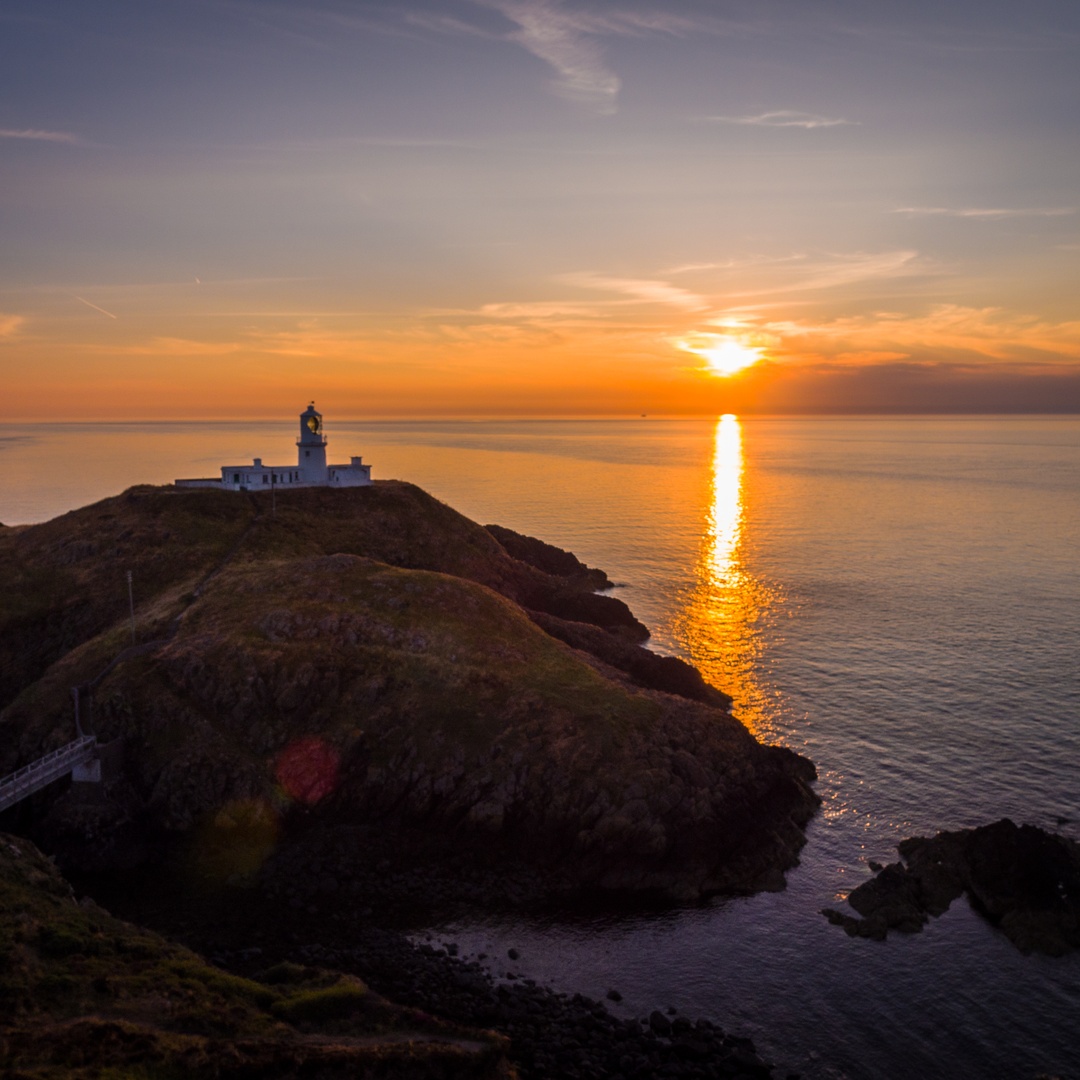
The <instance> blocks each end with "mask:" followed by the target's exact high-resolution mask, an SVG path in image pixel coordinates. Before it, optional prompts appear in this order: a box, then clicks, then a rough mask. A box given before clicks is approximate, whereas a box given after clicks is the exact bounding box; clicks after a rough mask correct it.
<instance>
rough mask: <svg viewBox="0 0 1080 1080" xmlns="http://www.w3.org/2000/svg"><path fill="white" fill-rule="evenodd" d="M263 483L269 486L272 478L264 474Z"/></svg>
mask: <svg viewBox="0 0 1080 1080" xmlns="http://www.w3.org/2000/svg"><path fill="white" fill-rule="evenodd" d="M263 483H264V484H269V483H270V477H269V476H267V475H266V473H263Z"/></svg>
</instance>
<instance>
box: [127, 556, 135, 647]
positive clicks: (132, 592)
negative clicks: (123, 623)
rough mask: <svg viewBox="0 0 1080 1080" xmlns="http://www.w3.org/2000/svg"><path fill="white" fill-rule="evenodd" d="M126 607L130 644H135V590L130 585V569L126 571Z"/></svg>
mask: <svg viewBox="0 0 1080 1080" xmlns="http://www.w3.org/2000/svg"><path fill="white" fill-rule="evenodd" d="M127 583H128V607H129V608H130V609H131V644H132V645H134V644H135V590H134V589H133V588H132V585H131V571H130V570H129V571H128V572H127Z"/></svg>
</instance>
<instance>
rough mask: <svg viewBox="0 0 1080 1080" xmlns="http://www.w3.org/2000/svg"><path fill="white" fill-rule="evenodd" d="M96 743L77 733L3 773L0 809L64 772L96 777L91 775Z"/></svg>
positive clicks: (36, 789) (93, 739)
mask: <svg viewBox="0 0 1080 1080" xmlns="http://www.w3.org/2000/svg"><path fill="white" fill-rule="evenodd" d="M97 745H98V741H97V738H96V737H95V736H93V735H80V736H79V737H78V738H77V739H75V740H73V741H72V742H69V743H68V744H67V745H66V746H61V747H60V748H59V749H58V750H53V751H52V752H51V753H49V754H46V755H45V756H44V757H39V758H38V759H37V761H32V762H30V764H29V765H24V766H23V767H22V768H21V769H16V770H15V772H13V773H11V774H9V775H8V776H5V777H4V778H3V779H2V780H0V811H3V810H7V809H8V807H11V806H14V805H15V804H16V803H18V802H22V800H23V799H25V798H27V797H28V796H30V795H33V794H34V792H35V791H40V790H41V789H42V788H43V787H46V786H47V785H49V784H51V783H52V782H53V781H54V780H59V779H60V777H62V776H65V775H66V774H67V773H73V774H74V775H75V779H76V780H78V779H81V777H80V776H79V773H80V772H85V773H86V774H87V775H86V779H88V780H89V779H97V777H95V776H92V775H90V774H91V773H92V772H93V771H94V766H95V765H96V763H97Z"/></svg>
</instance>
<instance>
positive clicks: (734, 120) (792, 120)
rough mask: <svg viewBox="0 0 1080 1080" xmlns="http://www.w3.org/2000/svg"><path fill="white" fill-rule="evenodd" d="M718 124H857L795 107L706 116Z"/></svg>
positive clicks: (774, 126) (784, 125) (837, 125)
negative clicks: (802, 110) (755, 112)
mask: <svg viewBox="0 0 1080 1080" xmlns="http://www.w3.org/2000/svg"><path fill="white" fill-rule="evenodd" d="M706 119H707V120H712V121H713V122H715V123H718V124H747V125H750V126H752V127H772V128H826V127H848V126H858V124H859V123H860V121H858V120H845V119H844V118H843V117H840V116H819V115H818V114H817V113H808V112H798V111H797V110H795V109H776V110H775V111H773V112H763V113H758V114H757V115H755V116H708V117H706Z"/></svg>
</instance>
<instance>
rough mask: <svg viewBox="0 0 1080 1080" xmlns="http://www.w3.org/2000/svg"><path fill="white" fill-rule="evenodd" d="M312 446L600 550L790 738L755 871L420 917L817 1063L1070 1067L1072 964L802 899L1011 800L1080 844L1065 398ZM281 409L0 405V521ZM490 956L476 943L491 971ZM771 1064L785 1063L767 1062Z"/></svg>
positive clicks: (651, 610) (275, 448)
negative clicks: (832, 917) (624, 911)
mask: <svg viewBox="0 0 1080 1080" xmlns="http://www.w3.org/2000/svg"><path fill="white" fill-rule="evenodd" d="M328 434H329V437H330V446H331V457H333V458H340V459H342V460H344V459H346V458H347V457H348V455H349V454H352V453H362V454H363V455H364V457H365V460H368V461H370V462H371V463H372V464H373V466H374V470H373V471H374V475H375V476H376V477H382V478H387V477H399V478H403V479H409V480H412V481H414V482H416V483H418V484H420V485H421V486H423V487H425V488H427V489H428V490H429V491H431V492H432V493H434V494H435V495H437V496H438V497H440V498H442V499H444V500H445V501H446V502H449V503H450V504H452V505H453V506H455V507H457V508H458V509H459V510H461V511H462V512H463V513H465V514H467V515H469V516H470V517H473V518H476V519H477V520H480V521H483V522H498V523H500V524H504V525H508V526H511V527H512V528H515V529H518V530H521V531H524V532H529V533H532V534H535V535H537V536H541V537H543V538H545V539H547V540H549V541H551V542H553V543H556V544H559V545H561V546H564V547H568V548H570V549H572V550H573V551H574V552H576V553H577V554H578V555H579V556H580V557H582V558H583V559H585V561H587V562H589V563H591V564H593V565H598V566H602V567H603V568H604V569H606V570H607V571H608V573H609V574H610V575H611V577H612V578H613V579H614V580H616V581H618V582H619V583H620V592H619V595H621V596H622V597H623V598H624V599H625V600H626V601H627V602H628V603H629V604H630V605H631V607H632V608H633V609H634V611H635V612H636V613H637V614H638V616H639V617H640V618H642V619H643V621H645V622H646V623H647V624H649V625H650V626H651V627H652V629H653V634H654V637H653V643H652V644H653V646H654V647H655V648H658V649H660V650H663V651H670V652H677V653H680V654H682V655H685V656H688V657H689V658H691V659H693V660H694V661H695V662H696V663H697V664H698V665H699V666H700V667H701V668H702V670H703V671H704V672H705V674H706V675H707V677H709V678H710V679H711V680H712V681H713V682H715V683H716V684H717V685H719V686H721V687H723V688H724V689H727V690H728V691H729V692H731V693H732V694H733V695H734V696H735V700H736V709H737V712H738V713H739V715H741V716H742V717H743V718H744V720H745V721H746V722H747V724H748V725H749V726H750V727H751V728H752V729H753V730H754V731H755V732H757V734H758V735H759V736H760V737H761V738H763V739H765V740H768V741H775V742H781V743H784V744H786V745H788V746H791V747H793V748H794V749H796V750H799V751H800V752H802V753H805V754H807V755H808V756H809V757H811V758H812V759H813V760H814V761H815V762H816V763H817V766H818V771H819V774H820V780H819V783H818V790H819V792H820V794H821V795H822V797H823V799H824V806H823V809H822V812H821V813H820V814H819V816H818V817H817V818H816V819H815V821H814V822H813V824H812V825H811V827H810V830H809V843H808V845H807V847H806V848H805V849H804V853H803V859H802V864H801V865H800V866H799V867H798V868H797V869H796V870H794V871H793V872H792V873H790V874H789V876H788V888H787V890H786V891H784V892H782V893H777V894H770V895H762V896H756V897H751V898H747V899H740V900H733V901H727V902H723V903H719V904H716V905H714V906H711V907H708V908H703V909H694V910H687V911H680V912H675V913H669V914H666V915H663V916H655V917H653V916H650V917H644V916H643V917H634V918H619V919H580V920H574V921H564V922H556V921H549V922H544V923H526V922H511V923H499V922H484V923H479V924H469V925H455V926H449V927H439V928H435V929H436V931H437V933H438V934H439V935H440V936H441V937H444V938H445V939H446V940H451V939H452V940H455V941H457V942H458V943H459V945H460V947H461V951H462V953H464V954H476V953H480V952H486V953H488V954H489V955H491V956H495V957H505V956H506V950H507V949H508V948H509V947H511V946H514V947H516V948H517V949H518V950H519V951H520V953H521V959H520V960H519V961H515V962H514V963H513V965H512V967H513V970H514V971H515V972H517V973H519V974H520V975H522V976H524V977H531V978H535V979H537V981H539V982H541V983H545V984H550V985H552V986H554V987H555V988H557V989H562V990H579V991H582V992H585V993H589V994H591V995H593V996H598V997H602V996H603V994H604V993H605V992H606V991H607V989H608V988H610V987H615V988H617V989H618V990H619V991H620V992H621V993H622V994H623V995H624V1001H623V1003H622V1005H621V1006H619V1009H620V1010H621V1011H622V1012H623V1013H625V1014H626V1015H636V1016H642V1015H645V1014H646V1013H647V1012H648V1011H650V1010H651V1009H653V1008H656V1007H658V1006H659V1007H666V1006H668V1005H671V1006H674V1007H675V1008H677V1009H679V1010H680V1011H681V1012H684V1013H685V1014H687V1015H690V1016H698V1015H701V1016H708V1017H710V1018H713V1019H716V1020H718V1021H719V1022H720V1023H722V1024H724V1025H725V1026H727V1027H729V1028H731V1029H733V1030H737V1031H741V1032H744V1033H748V1034H750V1035H751V1036H752V1037H753V1038H754V1039H755V1041H756V1042H757V1044H758V1047H759V1049H760V1050H763V1051H764V1052H765V1053H766V1054H767V1055H769V1056H771V1057H772V1058H773V1059H774V1060H776V1061H777V1062H778V1063H779V1064H780V1066H781V1068H787V1069H790V1070H794V1071H799V1072H801V1073H802V1074H803V1075H804V1076H807V1077H820V1078H824V1077H850V1078H853V1080H854V1078H874V1077H904V1078H906V1077H926V1078H936V1077H940V1078H946V1077H948V1078H955V1077H970V1078H982V1077H985V1078H988V1080H989V1078H994V1080H996V1078H1001V1077H1028V1078H1034V1077H1035V1076H1037V1075H1038V1074H1040V1073H1047V1074H1051V1075H1058V1076H1061V1077H1080V1021H1078V1017H1080V956H1073V957H1068V958H1063V959H1050V958H1046V957H1038V956H1030V957H1025V956H1022V955H1020V954H1019V953H1018V952H1017V951H1016V950H1015V949H1014V948H1013V947H1012V946H1011V945H1010V944H1009V943H1008V941H1007V940H1006V939H1005V938H1004V937H1003V936H1002V935H1001V934H999V933H997V932H996V931H994V930H993V929H991V928H990V927H989V926H988V925H986V924H985V923H984V922H982V921H981V920H980V919H979V918H978V917H977V916H975V915H974V914H973V913H972V912H971V911H970V909H969V908H968V906H967V904H966V902H965V901H960V902H957V903H956V904H954V906H953V908H952V909H951V910H950V911H949V912H948V913H947V914H946V915H945V916H944V917H943V918H941V919H937V920H934V921H933V922H932V924H931V925H930V926H929V927H928V928H927V929H926V930H925V931H924V932H923V933H922V934H918V935H914V936H910V937H899V936H893V937H890V939H889V940H888V941H887V942H884V943H880V942H868V941H856V940H852V939H849V938H847V937H846V936H845V935H844V933H843V932H842V931H841V930H839V929H837V928H835V927H832V926H829V925H828V924H827V923H826V922H825V920H824V919H823V918H822V916H821V915H820V914H819V913H818V912H819V909H820V908H821V907H823V906H826V905H834V904H836V903H838V901H840V900H842V898H843V897H844V896H845V895H846V893H847V892H848V891H849V890H850V889H852V888H853V887H854V886H855V885H857V884H859V883H860V882H862V881H864V880H865V879H866V878H867V876H868V874H869V871H868V869H867V867H866V861H867V860H868V859H877V860H879V861H891V860H892V859H893V858H895V845H896V843H897V842H898V841H899V840H900V839H902V838H904V837H906V836H910V835H916V834H927V833H931V834H932V833H933V832H934V831H936V830H938V829H943V828H949V829H951V828H959V827H964V826H971V825H977V824H982V823H986V822H989V821H993V820H996V819H997V818H999V817H1002V816H1003V815H1008V816H1011V817H1012V818H1014V820H1016V821H1018V822H1029V823H1031V824H1035V825H1040V826H1043V827H1046V828H1051V829H1058V830H1060V831H1064V832H1066V833H1068V834H1069V835H1072V836H1074V837H1077V838H1080V574H1078V569H1080V418H1072V417H1069V418H1015V417H1011V418H930V419H927V418H918V419H876V418H875V419H850V418H846V419H809V420H803V419H798V420H795V419H752V420H737V419H735V418H734V417H727V418H722V419H720V420H713V421H666V420H653V419H640V420H627V421H595V422H594V421H543V422H514V423H510V422H506V423H488V422H484V423H480V422H477V423H469V422H440V423H434V422H429V423H370V424H364V423H353V422H349V423H343V422H337V423H335V422H334V419H333V417H328ZM292 437H293V424H292V422H286V423H281V424H267V423H264V424H255V423H249V424H222V423H219V424H201V425H197V424H152V425H135V424H130V425H13V424H8V425H0V521H3V522H5V523H7V524H17V523H22V522H29V521H40V520H44V519H46V518H48V517H51V516H54V515H56V514H58V513H62V512H64V511H65V510H68V509H71V508H73V507H76V506H80V505H83V504H85V503H87V502H91V501H93V500H95V499H98V498H101V497H104V496H106V495H109V494H113V493H115V492H117V491H120V490H122V489H123V488H124V487H126V486H128V485H130V484H133V483H147V482H149V483H163V482H168V481H170V480H172V479H173V478H174V477H176V476H197V475H212V474H213V473H214V471H215V466H217V465H218V464H224V463H226V462H230V461H232V460H238V461H242V460H247V459H250V458H251V457H253V456H255V455H259V456H262V457H264V458H266V459H267V460H269V461H272V462H277V461H279V460H280V461H281V462H282V463H287V462H288V461H289V460H290V459H291V455H292V454H293V453H294V452H295V451H294V450H293V448H292ZM506 963H507V962H506V961H505V960H501V961H496V962H495V966H494V969H493V970H495V971H496V972H497V973H501V972H503V971H505V970H506ZM779 1075H783V1072H779Z"/></svg>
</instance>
